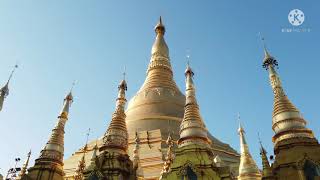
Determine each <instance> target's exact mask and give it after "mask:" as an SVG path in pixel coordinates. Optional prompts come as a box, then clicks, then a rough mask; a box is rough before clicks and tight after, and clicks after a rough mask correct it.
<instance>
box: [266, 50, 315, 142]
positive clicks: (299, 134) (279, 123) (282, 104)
mask: <svg viewBox="0 0 320 180" xmlns="http://www.w3.org/2000/svg"><path fill="white" fill-rule="evenodd" d="M264 54H265V56H264V59H263V68H265V69H266V70H268V71H269V79H270V84H271V87H272V90H273V94H274V103H273V114H272V129H273V131H274V132H275V135H274V137H273V142H274V143H275V144H276V145H277V143H278V142H279V141H282V140H285V139H288V138H314V136H313V133H312V131H311V130H310V129H307V128H306V124H307V122H306V121H305V120H304V118H303V117H302V115H301V114H300V112H299V110H298V109H297V108H296V107H295V106H294V105H293V104H292V103H291V101H290V100H289V99H288V97H287V95H286V94H285V91H284V89H283V87H282V84H281V80H280V76H279V75H278V74H277V72H276V67H277V66H278V62H277V60H276V59H275V58H274V57H273V56H271V55H270V53H269V52H268V50H267V49H266V47H264Z"/></svg>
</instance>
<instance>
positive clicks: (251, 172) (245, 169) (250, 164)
mask: <svg viewBox="0 0 320 180" xmlns="http://www.w3.org/2000/svg"><path fill="white" fill-rule="evenodd" d="M238 133H239V136H240V153H241V156H240V166H239V176H238V179H239V180H246V179H251V180H255V179H256V180H261V173H260V171H259V169H258V166H257V164H256V163H255V161H254V160H253V158H252V156H251V154H250V152H249V147H248V144H247V142H246V139H245V135H244V134H245V131H244V129H243V127H242V125H241V123H239V129H238Z"/></svg>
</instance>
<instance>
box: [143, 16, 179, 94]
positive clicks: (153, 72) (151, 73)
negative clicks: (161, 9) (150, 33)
mask: <svg viewBox="0 0 320 180" xmlns="http://www.w3.org/2000/svg"><path fill="white" fill-rule="evenodd" d="M154 30H155V32H156V39H155V41H154V43H153V46H152V49H151V59H150V63H149V66H148V69H147V78H146V80H145V82H144V84H143V85H142V87H141V89H140V91H142V90H145V89H150V88H155V87H166V88H169V89H172V90H178V87H177V85H176V83H175V82H174V80H173V72H172V67H171V63H170V57H169V48H168V46H167V43H166V41H165V39H164V35H165V32H166V28H165V26H164V24H163V21H162V18H161V16H160V19H159V22H158V23H157V25H156V26H155V28H154Z"/></svg>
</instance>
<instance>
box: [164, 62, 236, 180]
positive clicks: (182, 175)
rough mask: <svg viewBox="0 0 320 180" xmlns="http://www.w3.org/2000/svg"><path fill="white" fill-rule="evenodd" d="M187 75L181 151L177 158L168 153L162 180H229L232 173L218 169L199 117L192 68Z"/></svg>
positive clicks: (227, 169)
mask: <svg viewBox="0 0 320 180" xmlns="http://www.w3.org/2000/svg"><path fill="white" fill-rule="evenodd" d="M185 75H186V101H185V111H184V117H183V120H182V122H181V125H180V138H179V140H178V148H176V150H175V152H174V158H173V157H172V156H171V152H170V151H169V158H167V159H168V160H167V161H166V162H165V163H164V167H163V170H162V173H161V177H160V180H178V179H182V180H196V179H203V180H221V179H225V180H230V179H232V178H233V176H232V173H231V171H230V170H231V169H230V168H229V167H218V166H217V165H216V164H215V162H214V158H215V156H217V155H216V154H214V152H213V151H212V148H211V146H210V145H211V141H210V139H209V138H208V132H207V129H206V127H205V123H204V121H203V120H202V118H201V115H200V110H199V106H198V103H197V100H196V94H195V86H194V83H193V75H194V73H193V71H192V69H191V68H190V66H189V65H188V66H187V69H186V71H185ZM169 137H170V136H169ZM169 147H170V146H169ZM171 147H172V145H171ZM169 150H170V149H169ZM170 156H171V157H170Z"/></svg>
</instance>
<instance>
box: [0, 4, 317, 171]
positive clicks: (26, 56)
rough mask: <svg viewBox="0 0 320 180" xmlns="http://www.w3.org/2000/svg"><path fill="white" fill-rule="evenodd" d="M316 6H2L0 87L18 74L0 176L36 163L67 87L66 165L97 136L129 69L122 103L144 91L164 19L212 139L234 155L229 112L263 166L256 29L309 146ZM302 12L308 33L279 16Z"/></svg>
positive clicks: (175, 61)
mask: <svg viewBox="0 0 320 180" xmlns="http://www.w3.org/2000/svg"><path fill="white" fill-rule="evenodd" d="M319 7H320V3H319V1H315V0H314V1H295V0H294V1H281V2H280V1H276V0H273V1H254V0H250V1H230V0H228V1H209V0H208V1H201V2H199V1H197V2H196V1H191V0H189V1H175V2H172V1H169V0H164V1H150V0H141V1H121V0H120V1H119V0H118V1H102V0H100V1H99V0H95V1H90V2H89V1H84V0H77V1H75V0H74V1H62V0H58V1H40V0H37V1H32V3H31V1H17V0H5V1H1V2H0V22H1V28H0V40H1V41H0V84H2V85H3V84H4V83H5V82H6V80H7V78H8V76H9V74H10V71H11V69H12V67H13V66H14V64H15V63H16V62H18V63H19V65H20V67H19V69H18V70H17V71H16V74H15V75H14V77H13V79H12V82H11V84H10V95H9V97H8V98H7V99H6V102H5V105H4V109H3V110H2V112H0V123H1V125H0V143H1V148H0V154H1V156H0V168H1V169H0V172H1V173H2V174H5V172H6V171H7V169H8V168H9V167H10V166H12V165H13V164H14V158H15V157H20V158H22V159H23V160H24V159H25V157H26V154H27V152H28V151H29V149H32V151H33V154H32V163H31V164H33V162H34V161H33V159H34V158H36V157H38V156H39V152H40V150H41V149H42V147H43V146H44V145H45V143H46V141H47V140H48V137H49V134H50V133H51V129H52V128H53V127H54V125H55V122H56V117H57V116H58V112H59V111H60V109H61V106H62V101H63V98H64V96H65V94H66V93H67V92H68V90H69V89H70V87H71V84H72V82H73V81H74V80H77V81H78V83H77V85H76V87H75V88H74V96H75V100H74V103H73V106H72V107H71V113H70V118H69V121H68V122H67V125H66V130H65V131H66V134H65V157H69V156H70V154H71V153H72V152H74V151H75V150H76V149H78V148H79V147H80V146H81V145H83V144H84V143H85V133H86V131H87V129H88V128H89V127H90V128H91V129H92V132H91V135H90V139H94V138H97V137H99V136H101V135H102V134H103V133H104V132H105V130H106V128H107V125H108V124H109V121H110V118H111V113H112V112H113V110H114V106H115V97H116V93H117V88H116V87H117V84H118V82H119V81H120V79H121V78H122V75H121V74H122V70H123V67H124V66H126V67H127V74H128V75H127V81H128V86H129V87H128V93H127V94H128V99H130V98H131V97H132V96H133V95H134V94H135V92H136V91H137V90H138V89H139V87H140V86H141V85H142V83H143V81H144V78H145V72H146V69H147V65H148V62H149V58H150V50H151V46H152V43H153V41H154V38H155V34H154V31H153V28H154V25H155V24H156V22H157V20H158V18H159V16H160V15H162V16H163V21H164V24H165V25H166V28H167V29H166V30H167V33H166V37H165V38H166V41H167V44H168V46H169V48H170V57H171V61H172V66H173V68H174V76H175V80H176V81H177V83H178V85H179V87H180V89H181V90H182V91H183V92H184V75H183V72H184V68H185V64H186V58H185V56H186V50H187V49H189V50H190V55H191V66H192V67H193V69H194V71H195V83H196V88H197V97H198V101H199V104H200V108H201V113H202V116H203V118H204V120H205V122H206V125H207V127H208V129H209V130H210V132H211V133H212V134H213V135H214V136H216V137H217V138H219V139H221V140H222V141H224V142H227V143H229V144H230V145H231V146H232V147H234V148H235V149H237V150H238V149H239V137H238V135H237V127H238V121H237V118H236V117H237V113H238V112H240V114H241V119H242V123H243V125H244V128H245V130H246V132H247V134H246V136H247V141H248V143H249V145H250V150H251V153H252V155H253V156H254V158H255V159H256V161H257V163H258V165H259V166H260V164H261V163H260V158H259V146H258V138H257V133H258V132H260V135H261V139H262V141H263V143H264V144H265V147H266V149H267V151H268V152H269V155H270V154H273V152H272V151H273V149H272V148H273V145H272V142H271V137H272V135H273V132H272V130H271V112H272V103H273V95H272V91H271V88H270V86H269V83H268V75H267V72H266V71H265V70H264V69H263V68H262V67H261V64H262V58H263V52H262V46H261V42H260V41H259V37H258V32H262V33H263V34H264V36H265V38H266V41H267V46H268V48H269V49H270V51H271V54H272V55H274V56H275V57H276V58H277V59H278V61H279V65H280V67H279V73H280V76H281V78H282V82H283V85H284V87H285V90H286V92H287V94H288V96H289V98H290V99H291V100H292V102H293V103H294V104H295V105H296V106H297V107H298V108H299V109H300V110H301V112H302V113H303V115H304V117H305V119H306V120H307V121H308V127H310V128H311V129H312V130H313V131H314V133H315V135H316V137H317V138H319V134H320V132H319V127H320V121H319V119H320V113H319V102H320V95H319V92H320V85H319V83H318V82H319V79H318V77H319V76H320V72H319V65H320V62H319V56H318V55H319V42H320V32H319V28H320V23H319V18H318V17H319V15H318V14H319V9H318V8H319ZM295 8H298V9H300V10H302V11H303V12H304V14H305V22H304V23H303V25H301V26H299V27H298V28H310V30H311V31H310V32H305V33H302V32H300V33H297V32H292V33H285V32H281V30H282V28H293V26H292V25H291V24H290V23H289V22H288V19H287V16H288V13H289V11H290V10H292V9H295Z"/></svg>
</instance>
